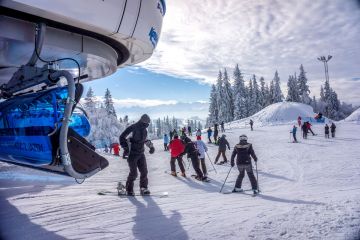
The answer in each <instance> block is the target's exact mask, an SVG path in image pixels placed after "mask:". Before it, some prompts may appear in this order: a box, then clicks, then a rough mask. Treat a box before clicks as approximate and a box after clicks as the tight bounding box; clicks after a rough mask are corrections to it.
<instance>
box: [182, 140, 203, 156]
mask: <svg viewBox="0 0 360 240" xmlns="http://www.w3.org/2000/svg"><path fill="white" fill-rule="evenodd" d="M184 152H185V153H187V157H188V158H198V157H199V152H198V150H197V149H196V145H195V143H194V142H192V141H189V142H187V143H186V144H185V150H184Z"/></svg>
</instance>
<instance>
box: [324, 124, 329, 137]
mask: <svg viewBox="0 0 360 240" xmlns="http://www.w3.org/2000/svg"><path fill="white" fill-rule="evenodd" d="M325 138H329V125H327V124H325Z"/></svg>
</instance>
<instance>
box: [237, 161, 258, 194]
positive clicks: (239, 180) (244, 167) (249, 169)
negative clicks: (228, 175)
mask: <svg viewBox="0 0 360 240" xmlns="http://www.w3.org/2000/svg"><path fill="white" fill-rule="evenodd" d="M237 167H238V169H239V176H238V177H237V179H236V184H235V187H236V188H241V184H242V180H243V179H244V176H245V170H246V172H247V175H248V177H249V179H250V183H251V188H252V189H254V190H255V189H257V182H256V178H255V176H254V172H253V169H252V165H251V164H240V165H237Z"/></svg>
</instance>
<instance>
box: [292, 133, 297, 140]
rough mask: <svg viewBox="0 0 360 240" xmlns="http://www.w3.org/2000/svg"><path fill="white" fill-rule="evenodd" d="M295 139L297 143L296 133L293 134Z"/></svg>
mask: <svg viewBox="0 0 360 240" xmlns="http://www.w3.org/2000/svg"><path fill="white" fill-rule="evenodd" d="M293 138H294V141H295V142H297V139H296V133H293Z"/></svg>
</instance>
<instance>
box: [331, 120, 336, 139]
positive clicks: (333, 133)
mask: <svg viewBox="0 0 360 240" xmlns="http://www.w3.org/2000/svg"><path fill="white" fill-rule="evenodd" d="M330 129H331V137H333V138H334V137H335V129H336V126H335V123H334V122H332V123H331V126H330Z"/></svg>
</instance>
